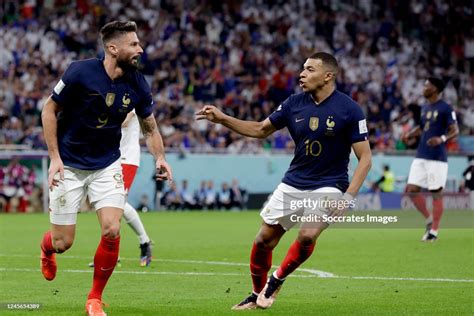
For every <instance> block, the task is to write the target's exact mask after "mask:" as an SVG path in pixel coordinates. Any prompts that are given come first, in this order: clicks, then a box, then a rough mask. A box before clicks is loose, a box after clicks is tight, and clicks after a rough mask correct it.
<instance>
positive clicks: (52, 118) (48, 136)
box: [41, 97, 64, 189]
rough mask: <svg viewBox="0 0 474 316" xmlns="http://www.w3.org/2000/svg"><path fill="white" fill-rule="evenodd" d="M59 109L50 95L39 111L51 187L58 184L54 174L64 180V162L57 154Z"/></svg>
mask: <svg viewBox="0 0 474 316" xmlns="http://www.w3.org/2000/svg"><path fill="white" fill-rule="evenodd" d="M60 111H61V107H60V106H59V104H57V103H56V102H54V101H53V99H51V97H49V98H48V99H47V100H46V103H45V104H44V106H43V110H42V112H41V121H42V123H43V133H44V139H45V141H46V145H47V146H48V153H49V158H50V159H51V164H50V165H49V170H48V185H49V188H50V189H52V188H53V186H58V182H59V179H57V178H55V177H54V176H55V175H56V174H57V173H59V178H60V179H61V180H64V164H63V161H62V160H61V157H60V156H59V150H58V134H57V130H58V119H57V114H58V113H59V112H60Z"/></svg>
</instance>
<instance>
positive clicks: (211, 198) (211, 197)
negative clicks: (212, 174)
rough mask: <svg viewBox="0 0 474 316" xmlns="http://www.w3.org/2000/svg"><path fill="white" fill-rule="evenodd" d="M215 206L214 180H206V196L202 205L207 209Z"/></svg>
mask: <svg viewBox="0 0 474 316" xmlns="http://www.w3.org/2000/svg"><path fill="white" fill-rule="evenodd" d="M216 206H217V192H216V190H215V189H214V182H213V181H212V180H209V181H207V187H206V196H205V199H204V207H205V208H206V209H208V210H213V209H215V208H216Z"/></svg>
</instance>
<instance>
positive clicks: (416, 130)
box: [406, 126, 421, 138]
mask: <svg viewBox="0 0 474 316" xmlns="http://www.w3.org/2000/svg"><path fill="white" fill-rule="evenodd" d="M420 135H421V128H420V127H419V126H417V127H415V128H413V129H412V130H410V131H409V132H408V133H407V135H406V137H407V138H411V137H417V136H420Z"/></svg>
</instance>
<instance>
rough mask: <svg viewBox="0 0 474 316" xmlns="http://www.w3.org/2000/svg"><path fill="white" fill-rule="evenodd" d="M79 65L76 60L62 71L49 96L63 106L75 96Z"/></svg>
mask: <svg viewBox="0 0 474 316" xmlns="http://www.w3.org/2000/svg"><path fill="white" fill-rule="evenodd" d="M79 69H80V67H79V65H78V63H77V62H73V63H71V64H70V65H69V67H68V68H67V69H66V71H65V72H64V74H63V76H62V77H61V79H59V81H58V83H57V84H56V85H55V86H54V88H53V93H52V95H51V98H52V99H53V101H54V102H56V103H58V104H60V105H61V106H65V105H67V104H68V103H70V100H73V99H74V98H75V90H76V87H77V86H78V83H79V79H80V77H79V75H80V74H79Z"/></svg>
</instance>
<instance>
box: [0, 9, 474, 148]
mask: <svg viewBox="0 0 474 316" xmlns="http://www.w3.org/2000/svg"><path fill="white" fill-rule="evenodd" d="M183 3H184V2H183V1H159V0H147V1H138V0H131V1H125V2H121V1H113V0H102V1H87V0H77V1H65V0H56V1H12V0H5V1H2V4H1V5H0V11H1V17H2V20H1V23H2V27H1V28H0V32H1V36H0V126H1V129H0V144H2V145H8V144H18V145H27V147H29V148H33V149H44V148H45V147H46V146H45V143H44V139H43V136H42V132H41V131H42V129H41V126H40V124H41V123H40V119H39V115H40V111H41V108H42V105H43V103H44V101H45V98H47V97H48V94H49V92H50V91H51V89H52V87H53V86H54V84H55V83H56V79H57V78H58V77H59V76H60V75H61V74H62V72H63V71H64V70H65V68H66V67H67V65H68V64H69V63H70V62H71V61H72V60H77V59H83V58H92V57H98V56H99V57H100V55H101V47H100V45H99V44H98V41H97V38H98V30H99V28H100V26H102V25H103V24H104V23H105V22H107V21H110V20H113V19H133V20H135V21H136V22H137V23H138V24H139V29H140V30H143V33H142V34H140V36H141V39H142V42H143V43H142V44H143V47H144V49H145V53H144V55H143V57H142V72H143V73H144V74H146V76H147V79H148V80H149V82H150V84H151V86H152V91H153V93H154V99H155V101H156V103H157V106H156V110H155V112H156V113H155V115H156V117H157V118H158V120H159V125H160V128H161V132H162V134H163V136H164V139H165V141H166V146H167V147H168V148H170V149H174V150H178V151H179V150H181V151H183V150H186V151H192V152H197V153H206V152H229V153H256V152H261V151H264V150H266V149H274V150H283V151H285V150H286V151H291V150H292V142H291V141H290V138H289V135H288V133H287V132H286V131H281V132H279V133H276V134H275V135H273V136H272V137H271V138H269V139H268V140H263V141H262V140H251V139H247V138H243V137H240V136H238V135H236V134H235V133H232V132H229V131H228V130H227V129H223V128H221V127H220V126H218V125H210V124H207V123H206V122H203V121H200V122H196V121H194V118H193V114H194V112H195V110H197V109H198V108H200V107H201V106H202V104H204V103H206V102H212V103H214V104H216V105H218V106H220V107H222V108H223V109H225V111H226V112H228V113H229V114H231V115H233V116H236V117H238V118H241V119H250V118H251V119H254V120H255V119H257V120H258V119H263V118H264V117H266V116H268V115H269V114H270V113H271V112H272V111H273V109H274V108H275V106H277V105H278V104H279V103H280V102H281V101H282V100H284V99H285V98H286V97H288V96H289V95H290V94H292V93H294V92H297V91H298V89H299V88H298V87H296V86H297V85H296V80H297V77H298V74H299V72H300V70H301V67H302V63H303V62H304V59H305V58H306V57H307V56H309V55H310V54H311V53H312V52H314V51H318V50H319V51H321V50H322V51H330V52H333V53H335V55H336V56H337V58H338V59H339V61H340V64H341V66H342V71H341V73H340V76H339V78H338V85H339V86H338V88H339V89H340V90H342V91H344V92H345V93H347V94H349V95H350V96H351V97H352V98H354V99H355V100H356V101H357V102H358V103H359V104H361V105H362V106H363V108H364V112H365V113H366V115H367V118H368V122H369V129H370V131H369V132H370V135H371V136H370V143H371V146H372V148H373V149H374V150H376V151H377V150H379V151H384V152H386V151H397V150H400V151H402V150H405V149H406V147H405V145H404V144H403V143H402V142H401V141H400V136H401V134H402V133H403V132H405V131H407V130H408V129H409V128H410V127H412V126H413V125H414V124H416V122H417V120H418V116H419V108H420V107H419V105H421V104H422V103H423V102H424V100H423V97H422V95H421V91H422V84H423V79H424V78H425V77H426V76H427V75H428V74H434V75H437V76H440V77H442V78H444V80H445V81H447V82H448V85H447V88H446V90H445V93H444V98H445V99H446V100H447V101H448V102H449V103H450V104H452V105H453V106H454V108H455V109H456V112H457V114H458V118H459V121H460V128H461V134H462V135H471V138H470V139H472V135H474V125H473V124H474V123H473V122H474V107H473V104H472V100H473V99H474V91H473V86H474V77H473V74H474V28H473V27H472V25H474V23H472V22H473V21H472V14H470V15H469V14H468V12H470V11H469V10H471V9H472V8H469V4H470V1H456V2H454V1H451V2H448V3H443V4H439V3H440V2H438V1H385V2H383V1H380V2H379V1H377V2H376V3H375V2H374V3H371V1H321V2H318V3H321V4H320V5H319V4H318V5H317V6H316V5H315V4H314V3H315V2H313V1H305V0H301V1H290V2H286V1H270V0H267V1H263V0H262V1H256V2H255V1H186V7H185V6H184V4H183ZM316 9H317V10H316ZM315 12H317V13H315ZM462 143H463V144H464V143H466V144H468V145H469V144H471V145H472V141H466V140H463V142H462ZM415 145H416V144H415ZM415 145H414V146H415ZM461 146H462V145H461ZM449 150H450V151H452V152H456V151H463V150H464V151H465V149H464V148H460V146H459V144H458V142H452V143H451V144H450V145H449Z"/></svg>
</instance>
